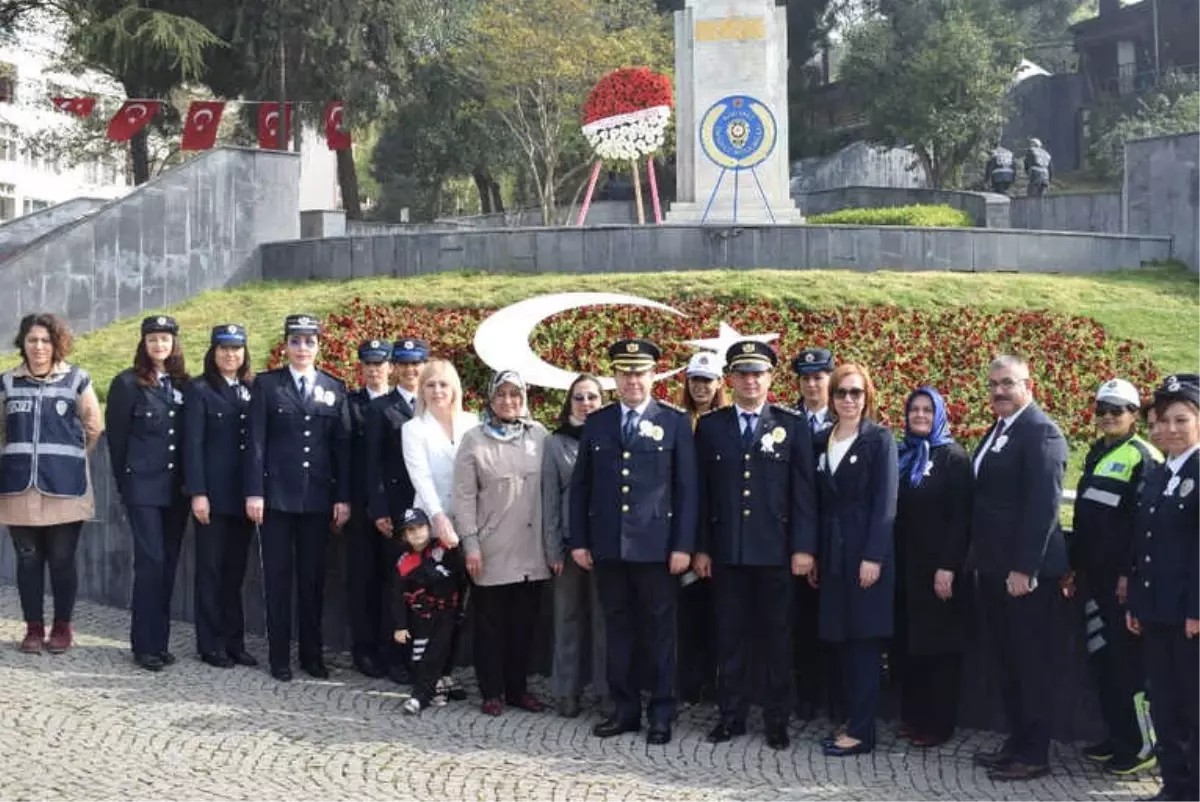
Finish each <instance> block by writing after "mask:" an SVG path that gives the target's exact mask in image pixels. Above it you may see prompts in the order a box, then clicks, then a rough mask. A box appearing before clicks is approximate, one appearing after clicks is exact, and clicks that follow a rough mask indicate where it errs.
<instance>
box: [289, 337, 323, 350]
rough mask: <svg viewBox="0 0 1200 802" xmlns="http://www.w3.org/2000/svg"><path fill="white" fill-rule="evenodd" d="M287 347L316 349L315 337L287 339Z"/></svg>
mask: <svg viewBox="0 0 1200 802" xmlns="http://www.w3.org/2000/svg"><path fill="white" fill-rule="evenodd" d="M287 342H288V346H289V347H290V348H316V347H317V338H316V337H288V341H287Z"/></svg>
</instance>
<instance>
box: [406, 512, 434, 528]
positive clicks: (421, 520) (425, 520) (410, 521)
mask: <svg viewBox="0 0 1200 802" xmlns="http://www.w3.org/2000/svg"><path fill="white" fill-rule="evenodd" d="M428 525H429V516H428V515H426V514H425V510H423V509H421V508H420V507H410V508H408V509H407V510H405V511H404V523H402V524H401V527H402V528H403V529H411V528H413V527H414V526H428Z"/></svg>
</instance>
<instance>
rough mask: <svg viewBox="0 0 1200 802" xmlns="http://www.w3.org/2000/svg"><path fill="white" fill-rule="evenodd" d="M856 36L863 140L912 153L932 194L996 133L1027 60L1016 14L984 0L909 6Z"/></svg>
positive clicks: (936, 0)
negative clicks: (1022, 56)
mask: <svg viewBox="0 0 1200 802" xmlns="http://www.w3.org/2000/svg"><path fill="white" fill-rule="evenodd" d="M889 6H890V7H889V9H888V12H889V16H884V17H879V18H875V19H872V20H870V21H868V22H865V23H863V24H861V25H860V26H858V27H857V28H856V29H854V30H853V31H852V32H851V33H850V34H849V36H848V37H847V39H848V45H849V52H848V54H847V56H846V58H845V60H844V61H843V62H842V82H843V84H844V86H845V87H846V91H847V93H848V94H849V96H850V97H851V99H852V100H853V101H854V102H855V103H856V104H857V105H858V106H859V108H862V109H863V110H864V112H865V113H866V116H867V127H866V131H865V134H866V138H867V139H868V140H871V141H873V142H877V143H880V144H883V145H887V146H891V147H896V146H905V145H908V146H911V147H912V149H913V152H914V153H915V154H916V156H917V158H918V159H919V161H920V162H921V164H922V165H923V166H924V167H925V169H926V172H927V175H928V176H929V178H930V180H931V181H932V183H933V185H934V186H935V187H942V186H948V185H954V184H956V182H957V181H958V180H959V178H960V173H961V169H962V166H963V165H964V164H966V163H967V162H968V161H970V160H971V159H972V158H973V157H974V156H975V155H977V154H978V152H979V151H980V150H981V149H983V148H985V147H986V146H987V145H989V144H990V143H991V142H992V141H993V140H995V138H996V137H997V136H998V132H999V131H1000V130H1001V127H1002V125H1003V123H1004V120H1005V116H1006V115H1005V113H1006V108H1007V99H1006V95H1007V90H1008V86H1009V83H1010V81H1011V78H1012V74H1013V70H1014V69H1015V68H1016V66H1017V64H1018V62H1019V60H1020V54H1021V37H1020V35H1019V26H1018V23H1017V21H1016V18H1015V16H1014V15H1013V14H1012V13H1011V12H1008V11H1006V10H1004V9H1001V8H998V7H996V6H994V5H992V4H990V3H988V2H987V0H905V1H904V2H903V3H896V4H895V5H891V3H890V0H889Z"/></svg>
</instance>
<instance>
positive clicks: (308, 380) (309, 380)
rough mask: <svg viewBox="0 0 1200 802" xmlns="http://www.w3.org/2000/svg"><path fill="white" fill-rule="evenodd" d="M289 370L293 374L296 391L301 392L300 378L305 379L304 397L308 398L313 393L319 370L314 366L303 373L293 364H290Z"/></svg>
mask: <svg viewBox="0 0 1200 802" xmlns="http://www.w3.org/2000/svg"><path fill="white" fill-rule="evenodd" d="M288 371H289V372H290V373H291V374H292V386H293V387H295V388H296V392H300V379H301V378H303V379H304V397H305V398H306V399H307V398H308V397H309V396H311V395H312V391H313V387H315V386H316V381H317V372H316V371H315V370H313V369H312V368H309V369H308V370H306V371H304V372H303V373H301V372H300V371H298V370H296V369H295V368H294V367H292V366H291V365H288Z"/></svg>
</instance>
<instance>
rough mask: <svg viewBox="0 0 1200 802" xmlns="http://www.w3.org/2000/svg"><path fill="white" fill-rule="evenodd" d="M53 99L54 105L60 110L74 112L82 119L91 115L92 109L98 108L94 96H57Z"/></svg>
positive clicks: (68, 112)
mask: <svg viewBox="0 0 1200 802" xmlns="http://www.w3.org/2000/svg"><path fill="white" fill-rule="evenodd" d="M51 100H53V101H54V107H55V108H56V109H58V110H59V111H65V112H66V113H67V114H74V115H75V116H76V117H79V118H80V119H83V118H85V117H88V116H89V115H91V113H92V109H94V108H96V98H94V97H56V98H51Z"/></svg>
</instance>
